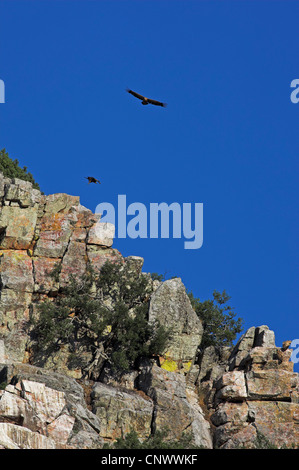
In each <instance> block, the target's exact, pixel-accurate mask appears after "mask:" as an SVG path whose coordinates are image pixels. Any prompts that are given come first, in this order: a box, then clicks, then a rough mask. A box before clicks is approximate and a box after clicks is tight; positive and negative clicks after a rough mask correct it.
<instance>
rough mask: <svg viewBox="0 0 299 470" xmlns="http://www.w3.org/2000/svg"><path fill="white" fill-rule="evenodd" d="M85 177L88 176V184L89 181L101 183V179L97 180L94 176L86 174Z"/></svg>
mask: <svg viewBox="0 0 299 470" xmlns="http://www.w3.org/2000/svg"><path fill="white" fill-rule="evenodd" d="M84 178H86V179H87V180H88V184H89V183H99V184H101V182H100V181H99V180H97V179H96V178H94V177H93V176H84Z"/></svg>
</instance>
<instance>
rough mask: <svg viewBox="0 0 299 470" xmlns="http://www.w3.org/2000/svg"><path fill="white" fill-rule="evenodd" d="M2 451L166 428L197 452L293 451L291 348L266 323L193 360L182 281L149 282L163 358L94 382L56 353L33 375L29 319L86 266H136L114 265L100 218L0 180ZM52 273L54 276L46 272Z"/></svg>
mask: <svg viewBox="0 0 299 470" xmlns="http://www.w3.org/2000/svg"><path fill="white" fill-rule="evenodd" d="M0 205H1V212H0V288H1V299H0V388H1V390H0V448H2V449H23V448H26V449H48V448H49V449H56V448H69V449H71V448H75V449H92V448H101V447H103V445H104V443H107V442H108V443H111V442H113V441H114V440H115V439H116V438H118V437H125V436H126V434H127V433H129V432H130V430H131V429H134V430H136V432H137V433H138V436H139V438H140V440H145V439H146V438H148V436H149V435H151V434H154V433H155V432H157V431H158V430H163V429H164V428H165V427H168V429H169V432H168V435H167V437H166V439H168V440H170V441H173V440H179V439H180V438H181V437H182V435H183V434H184V433H188V434H189V435H190V436H191V438H192V442H193V445H195V446H196V447H204V448H208V449H212V448H240V447H245V448H254V447H257V446H258V442H259V438H260V437H261V436H263V439H264V440H265V439H266V440H267V441H269V442H271V443H272V444H273V445H275V446H277V447H284V446H285V447H292V446H295V447H298V444H299V431H298V422H299V395H298V392H299V378H298V374H296V373H294V372H293V364H292V363H291V362H290V360H289V359H290V354H291V351H290V350H289V349H288V348H287V347H286V346H285V345H284V346H282V347H278V346H276V345H275V338H274V333H273V332H272V331H271V330H269V328H268V327H267V326H259V327H252V328H250V329H249V330H248V331H247V332H246V333H245V334H244V335H243V336H242V338H241V339H240V340H239V342H238V344H237V345H236V346H235V347H234V348H233V349H232V350H230V349H227V348H225V349H223V350H221V351H217V350H215V349H214V348H213V347H209V348H207V349H206V350H205V351H204V354H203V355H202V356H201V357H200V359H199V358H198V355H197V352H198V347H199V345H200V342H201V337H202V332H203V329H202V324H201V322H200V320H199V318H198V317H197V315H196V314H195V312H194V310H193V309H192V306H191V304H190V301H189V298H188V296H187V294H186V291H185V287H184V285H183V284H182V282H181V280H180V279H172V280H168V281H165V282H162V283H160V282H158V281H151V279H150V277H149V276H148V277H147V278H148V282H149V283H150V282H151V283H152V285H151V292H152V294H151V297H150V299H149V302H150V306H149V318H148V321H149V322H154V321H155V320H156V319H159V321H160V322H161V323H162V324H165V325H167V326H171V327H172V330H173V336H172V340H171V343H170V344H169V347H168V349H167V351H165V353H164V354H163V356H160V357H155V358H153V359H144V360H142V361H140V363H139V365H138V367H137V368H136V369H134V370H131V371H130V372H129V373H127V374H124V375H123V376H122V377H121V379H116V378H115V377H114V376H113V374H110V373H109V371H103V372H102V373H101V374H100V375H99V376H98V377H93V380H91V379H90V378H88V377H87V378H86V376H83V373H82V370H80V368H77V369H74V368H73V369H70V368H69V367H68V365H67V355H68V352H67V350H65V349H63V348H61V350H59V351H58V352H56V354H55V355H53V356H51V357H50V358H49V359H48V360H47V361H46V362H44V363H43V364H42V366H41V365H40V364H39V366H37V365H36V364H37V362H36V358H34V356H33V354H32V340H31V337H30V323H29V317H30V315H32V314H35V310H36V306H37V304H38V303H40V302H41V301H43V300H44V299H48V298H54V297H55V295H57V293H58V292H59V291H60V289H62V288H63V287H64V286H65V285H66V284H67V283H68V279H69V277H70V275H71V274H72V275H74V276H77V277H80V276H81V275H82V274H83V273H84V272H85V271H86V268H87V265H88V263H90V264H91V265H92V266H93V267H94V269H96V270H97V271H98V272H99V273H100V270H101V268H102V267H103V265H104V264H105V262H106V261H107V260H109V261H111V260H112V261H113V260H115V261H116V260H119V261H121V262H122V263H123V264H124V265H126V266H129V267H130V269H133V270H134V271H135V272H137V273H138V276H147V275H146V274H145V273H142V264H143V260H142V258H139V257H135V256H130V257H127V258H124V257H123V256H122V255H121V253H119V251H118V250H116V249H114V248H112V242H113V237H112V234H110V233H109V230H104V229H105V228H107V227H105V226H102V227H101V226H99V224H98V221H99V215H95V214H93V213H92V212H91V211H90V210H88V209H86V208H85V207H83V206H81V205H80V201H79V198H78V197H76V196H69V195H66V194H53V195H50V196H44V195H42V194H41V193H40V192H39V191H38V190H36V189H32V186H31V184H30V183H28V182H24V181H21V180H18V179H13V180H9V179H7V178H4V177H3V175H1V174H0ZM57 265H59V277H58V278H53V277H50V276H49V273H50V272H51V271H52V270H53V267H54V266H57Z"/></svg>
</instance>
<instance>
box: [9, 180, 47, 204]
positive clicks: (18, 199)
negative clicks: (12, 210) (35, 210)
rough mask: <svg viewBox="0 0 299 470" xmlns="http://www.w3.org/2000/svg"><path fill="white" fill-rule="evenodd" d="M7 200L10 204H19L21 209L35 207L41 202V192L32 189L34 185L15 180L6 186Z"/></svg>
mask: <svg viewBox="0 0 299 470" xmlns="http://www.w3.org/2000/svg"><path fill="white" fill-rule="evenodd" d="M5 200H6V201H10V204H12V203H17V204H18V205H19V206H20V207H29V206H31V207H32V206H34V205H35V204H36V203H39V202H40V200H41V192H40V191H39V190H38V189H33V188H32V183H30V182H29V181H23V180H20V179H18V178H13V179H12V180H11V183H8V184H7V185H6V192H5Z"/></svg>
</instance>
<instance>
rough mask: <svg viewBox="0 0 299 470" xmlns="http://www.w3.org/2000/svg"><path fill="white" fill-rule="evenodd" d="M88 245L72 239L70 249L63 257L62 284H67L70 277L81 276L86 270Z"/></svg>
mask: <svg viewBox="0 0 299 470" xmlns="http://www.w3.org/2000/svg"><path fill="white" fill-rule="evenodd" d="M86 262H87V254H86V245H85V243H81V242H78V241H70V243H69V245H68V249H67V251H66V253H65V255H64V257H63V261H62V266H61V272H60V278H59V280H60V285H61V286H65V285H66V284H67V283H68V282H69V279H70V276H73V277H74V278H80V277H81V276H83V274H84V273H85V271H86Z"/></svg>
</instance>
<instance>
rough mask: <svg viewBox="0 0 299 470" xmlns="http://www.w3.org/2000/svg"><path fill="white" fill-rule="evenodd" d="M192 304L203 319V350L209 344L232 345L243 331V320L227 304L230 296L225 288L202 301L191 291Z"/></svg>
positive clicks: (218, 346) (219, 346)
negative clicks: (209, 298) (211, 297)
mask: <svg viewBox="0 0 299 470" xmlns="http://www.w3.org/2000/svg"><path fill="white" fill-rule="evenodd" d="M188 295H189V299H190V301H191V304H192V306H193V308H194V310H195V312H196V313H197V315H198V316H199V318H200V319H201V321H202V324H203V329H204V332H203V337H202V342H201V346H200V347H201V350H203V349H205V348H206V347H208V346H211V345H213V346H215V347H217V348H221V347H223V346H232V344H233V341H234V340H235V339H236V336H237V334H238V333H240V332H241V331H242V324H243V320H242V319H241V318H237V319H235V317H236V313H235V312H234V310H233V308H232V307H231V306H230V305H228V304H227V302H228V301H229V300H230V297H229V296H228V295H227V293H226V292H225V290H224V291H223V292H222V293H220V292H217V291H216V290H215V291H214V292H213V300H205V301H204V302H200V300H199V299H198V298H195V297H194V296H193V294H192V292H191V293H189V294H188Z"/></svg>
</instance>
